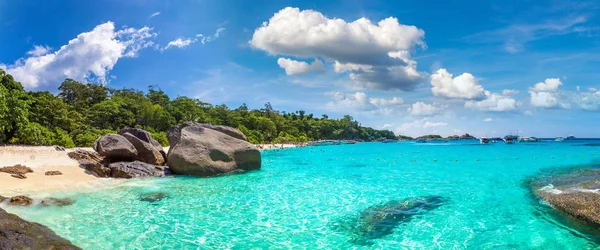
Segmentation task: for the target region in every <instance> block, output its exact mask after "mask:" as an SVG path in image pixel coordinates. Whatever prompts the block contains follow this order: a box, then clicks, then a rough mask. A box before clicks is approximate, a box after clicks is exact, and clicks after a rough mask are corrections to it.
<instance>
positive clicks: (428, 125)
mask: <svg viewBox="0 0 600 250" xmlns="http://www.w3.org/2000/svg"><path fill="white" fill-rule="evenodd" d="M447 125H448V123H445V122H425V124H423V127H425V128H431V127H444V126H447Z"/></svg>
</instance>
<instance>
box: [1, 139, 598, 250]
mask: <svg viewBox="0 0 600 250" xmlns="http://www.w3.org/2000/svg"><path fill="white" fill-rule="evenodd" d="M599 146H600V141H595V140H575V141H564V142H551V141H547V142H538V143H517V144H514V145H505V144H503V143H496V144H490V145H480V144H479V143H478V141H459V142H448V143H413V142H399V143H388V144H384V143H358V144H355V145H340V146H323V147H306V148H296V149H288V150H282V151H267V152H263V168H262V170H260V171H253V172H249V173H245V174H239V175H230V176H221V177H216V178H191V177H169V178H162V179H142V180H132V181H128V182H126V183H124V184H122V185H118V186H116V187H114V188H108V189H102V190H99V191H96V192H90V191H89V190H87V191H79V192H70V193H58V194H55V196H59V197H69V198H72V199H75V201H76V202H75V204H74V205H71V206H67V207H62V208H46V207H41V206H39V207H25V208H15V207H10V208H8V210H9V211H11V212H15V213H17V214H19V215H20V216H22V217H24V218H26V219H29V220H33V221H37V222H40V223H42V224H45V225H47V226H49V227H50V228H52V229H53V230H54V231H56V232H57V233H58V234H60V235H61V236H64V237H66V238H68V239H69V240H71V241H72V242H73V243H75V244H76V245H78V246H81V247H82V248H84V249H136V248H137V249H151V248H152V249H217V248H218V249H223V248H227V249H250V248H254V249H264V248H273V249H279V248H285V249H289V248H294V249H315V248H324V249H348V248H350V249H352V248H356V249H362V248H364V249H398V248H407V249H410V248H415V249H469V248H470V249H590V248H597V247H598V246H599V245H598V244H597V242H596V239H595V237H593V236H590V235H589V234H586V232H582V231H581V230H578V228H577V227H576V225H575V224H573V223H572V222H569V221H567V222H565V220H564V219H562V218H560V216H557V213H556V212H554V211H553V210H552V209H551V208H550V207H549V206H548V205H546V204H544V203H543V202H541V201H539V200H538V199H536V198H535V196H534V195H532V192H531V190H530V188H529V184H528V183H529V180H530V179H531V178H533V177H536V176H539V175H540V174H542V173H548V172H552V171H555V170H561V169H562V170H565V169H571V168H591V167H596V166H598V165H599V164H598V154H600V147H599ZM154 192H165V193H167V194H168V195H169V197H167V198H165V199H162V200H160V201H156V202H148V201H141V200H140V195H144V194H149V193H154ZM432 196H433V197H439V199H437V198H435V199H432V198H428V197H432ZM437 201H439V203H436V202H437ZM428 202H433V203H435V204H436V205H435V206H430V205H431V204H433V203H428Z"/></svg>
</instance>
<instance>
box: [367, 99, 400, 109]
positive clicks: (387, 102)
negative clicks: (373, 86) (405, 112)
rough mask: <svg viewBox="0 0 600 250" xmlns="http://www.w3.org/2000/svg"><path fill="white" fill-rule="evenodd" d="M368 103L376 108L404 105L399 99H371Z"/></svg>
mask: <svg viewBox="0 0 600 250" xmlns="http://www.w3.org/2000/svg"><path fill="white" fill-rule="evenodd" d="M369 102H370V103H371V104H373V105H375V106H377V107H389V106H397V105H401V104H403V103H404V100H403V99H402V98H400V97H393V98H392V99H385V98H371V99H369Z"/></svg>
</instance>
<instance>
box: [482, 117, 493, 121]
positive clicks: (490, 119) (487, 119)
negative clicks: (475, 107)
mask: <svg viewBox="0 0 600 250" xmlns="http://www.w3.org/2000/svg"><path fill="white" fill-rule="evenodd" d="M483 121H484V122H492V121H494V119H492V118H490V117H488V118H485V119H483Z"/></svg>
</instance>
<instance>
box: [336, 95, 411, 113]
mask: <svg viewBox="0 0 600 250" xmlns="http://www.w3.org/2000/svg"><path fill="white" fill-rule="evenodd" d="M326 95H327V96H329V97H330V98H331V99H333V100H332V101H331V102H329V103H327V105H326V108H327V109H329V110H337V111H347V110H353V111H364V112H369V113H378V114H391V113H393V112H394V111H395V110H396V109H395V108H396V107H398V106H400V105H402V104H403V103H404V100H402V98H399V97H393V98H391V99H385V98H369V96H368V95H367V94H365V93H364V92H356V93H343V92H327V93H326Z"/></svg>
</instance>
